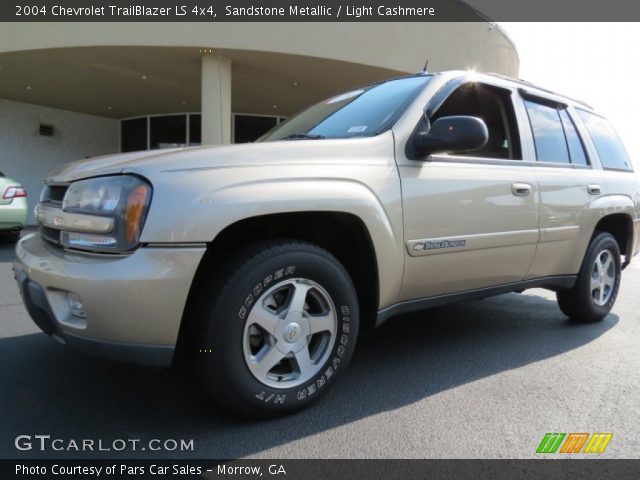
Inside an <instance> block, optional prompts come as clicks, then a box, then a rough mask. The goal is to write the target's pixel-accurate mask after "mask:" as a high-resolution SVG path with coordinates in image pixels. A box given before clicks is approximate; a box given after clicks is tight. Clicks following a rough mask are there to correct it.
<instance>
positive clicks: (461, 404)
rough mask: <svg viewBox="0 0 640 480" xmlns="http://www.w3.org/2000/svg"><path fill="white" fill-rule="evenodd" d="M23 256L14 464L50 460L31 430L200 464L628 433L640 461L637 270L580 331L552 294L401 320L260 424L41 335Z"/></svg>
mask: <svg viewBox="0 0 640 480" xmlns="http://www.w3.org/2000/svg"><path fill="white" fill-rule="evenodd" d="M11 257H12V247H10V246H7V245H0V379H1V381H2V388H1V389H0V426H1V427H0V457H5V458H6V457H18V458H26V457H27V456H29V454H30V455H31V456H35V457H43V456H47V455H48V454H42V453H39V452H36V453H33V452H31V453H29V452H26V453H23V452H17V451H16V450H15V449H14V447H13V441H14V438H15V436H16V435H19V434H30V435H34V434H50V435H52V436H54V437H56V436H58V437H62V438H65V439H70V438H75V439H81V438H103V439H107V440H110V439H114V438H142V439H147V440H148V439H151V438H161V439H164V438H185V439H191V438H193V439H194V440H195V447H196V448H195V451H194V452H192V453H182V454H180V453H175V454H173V455H174V456H192V457H198V458H224V457H226V458H229V457H245V456H246V457H266V458H315V457H320V458H371V457H373V458H391V457H393V458H425V457H427V458H431V457H471V458H503V457H532V456H534V455H535V454H534V451H535V449H536V447H537V445H538V443H539V442H540V440H541V438H542V436H543V435H544V433H545V432H551V431H555V432H594V431H595V432H597V431H600V432H613V433H614V437H613V440H612V441H611V443H610V445H609V447H608V449H607V451H606V453H605V455H606V456H607V457H631V458H633V457H636V458H637V457H638V452H639V451H640V400H639V399H640V350H639V345H640V296H639V295H638V291H639V289H640V267H638V266H635V267H630V268H629V269H627V270H626V271H625V273H624V277H623V282H622V284H623V286H622V291H621V294H620V298H619V300H618V303H617V305H616V308H615V310H614V313H612V314H611V315H610V316H609V317H608V318H607V319H605V321H603V322H601V323H599V324H596V325H573V324H571V323H569V322H567V321H566V320H565V318H564V317H563V316H562V314H561V313H560V311H559V310H558V308H557V306H556V304H555V301H554V298H553V296H552V295H551V294H549V293H547V292H544V291H541V290H535V291H533V290H532V291H530V292H527V294H523V295H517V294H511V295H505V296H502V297H497V298H494V299H487V300H483V301H478V302H469V303H465V304H460V305H456V306H450V307H446V308H439V309H436V310H432V311H429V312H425V313H423V314H420V315H414V316H411V317H408V318H402V319H395V320H393V321H390V322H389V323H387V324H386V325H384V326H383V327H381V328H380V329H378V330H377V331H376V332H374V334H373V335H372V336H371V337H370V338H367V339H365V340H364V341H363V342H361V344H360V345H359V348H358V350H357V352H356V355H355V357H354V361H353V363H352V365H351V367H350V368H349V370H348V373H347V374H346V375H345V377H343V378H342V380H341V382H339V383H338V384H337V385H336V388H334V389H333V391H332V392H331V393H330V394H329V395H327V396H326V397H325V398H324V400H323V401H321V403H319V404H317V405H316V406H315V407H314V408H311V409H310V410H307V411H305V412H303V413H301V414H298V415H295V416H291V417H288V418H284V419H280V420H275V421H268V422H259V423H250V422H243V421H239V420H237V419H235V418H233V417H230V416H229V415H227V413H226V412H225V411H223V410H221V409H220V408H218V407H217V406H215V405H214V404H212V403H211V402H210V401H209V400H208V399H207V397H206V395H205V394H204V393H203V392H202V391H201V390H200V389H199V388H198V387H197V386H194V385H193V384H192V383H191V382H190V380H189V378H188V376H185V375H184V373H182V372H179V371H176V370H169V371H148V370H142V369H139V368H131V367H126V366H119V365H114V364H109V363H103V362H101V361H99V360H96V359H93V358H88V357H85V356H83V355H81V354H78V353H75V352H73V351H70V350H68V349H65V348H63V347H61V346H59V345H58V344H57V343H55V342H54V341H53V340H51V339H49V338H48V337H47V336H45V335H44V334H42V333H39V332H38V330H37V328H36V327H35V326H34V325H33V324H32V323H31V321H30V320H29V318H28V317H27V314H26V312H25V310H24V308H23V307H22V304H21V303H20V299H19V296H18V292H17V288H16V286H15V285H14V282H13V277H12V274H11V269H10V258H11ZM51 455H53V454H51ZM65 455H66V456H70V457H76V458H78V455H77V454H74V453H73V452H69V453H66V454H65ZM105 455H111V456H114V454H105ZM136 455H139V456H141V457H142V458H148V457H151V453H149V452H139V453H137V454H136ZM162 455H163V456H167V455H168V454H162ZM169 455H170V454H169ZM94 456H98V455H94ZM123 456H125V457H131V456H132V454H131V453H127V454H124V455H123Z"/></svg>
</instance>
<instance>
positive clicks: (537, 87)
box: [487, 73, 593, 110]
mask: <svg viewBox="0 0 640 480" xmlns="http://www.w3.org/2000/svg"><path fill="white" fill-rule="evenodd" d="M487 75H489V76H491V77H497V78H501V79H502V80H508V81H510V82H514V83H518V84H520V85H523V86H525V87H530V88H535V89H536V90H540V91H541V92H545V93H549V94H551V95H555V96H557V97H562V98H566V99H567V100H571V101H572V102H574V103H578V104H580V105H582V106H584V107H587V108H588V109H590V110H593V107H592V106H591V105H589V104H588V103H586V102H583V101H582V100H577V99H575V98H572V97H568V96H567V95H562V94H561V93H557V92H554V91H553V90H549V89H546V88H542V87H539V86H538V85H536V84H534V83H531V82H528V81H527V80H523V79H521V78H512V77H509V76H507V75H502V74H500V73H487Z"/></svg>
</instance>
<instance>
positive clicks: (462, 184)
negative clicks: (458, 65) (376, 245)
mask: <svg viewBox="0 0 640 480" xmlns="http://www.w3.org/2000/svg"><path fill="white" fill-rule="evenodd" d="M514 94H515V92H513V90H511V89H506V88H500V87H497V86H493V85H485V84H480V83H477V82H474V83H465V84H462V85H461V86H460V87H458V88H457V89H456V90H454V91H453V92H452V93H451V95H450V96H449V97H448V98H447V99H446V100H445V101H444V102H443V103H442V105H441V106H440V107H439V108H438V110H436V111H435V113H434V115H433V116H432V117H431V121H432V122H433V120H435V119H436V118H439V117H443V116H450V115H471V116H475V117H480V118H482V119H483V120H484V122H485V123H486V125H487V127H488V131H489V141H488V143H487V145H486V146H485V147H483V149H481V150H479V151H476V152H471V153H469V154H456V155H452V154H451V155H450V154H439V155H430V156H429V157H428V158H425V159H409V158H406V157H405V158H399V159H398V167H399V172H400V181H401V184H402V199H403V206H404V240H405V274H404V279H403V285H402V289H401V294H400V295H401V298H400V300H401V301H403V300H412V299H418V298H425V297H433V296H439V295H445V294H451V293H458V292H460V293H461V292H467V291H471V290H477V289H483V288H487V287H492V286H498V285H503V284H509V283H513V282H518V281H521V280H523V279H524V277H525V274H526V272H527V270H528V268H529V266H530V264H531V261H532V259H533V256H534V254H535V250H536V244H537V242H538V232H539V230H538V200H537V198H538V186H537V181H536V176H535V173H534V171H533V167H532V166H531V165H530V164H526V163H524V162H523V161H522V160H521V159H522V152H521V141H520V136H519V130H518V122H517V118H518V117H519V116H520V115H521V114H522V112H516V110H515V109H514V104H513V102H512V95H514Z"/></svg>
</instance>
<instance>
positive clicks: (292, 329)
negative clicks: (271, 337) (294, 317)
mask: <svg viewBox="0 0 640 480" xmlns="http://www.w3.org/2000/svg"><path fill="white" fill-rule="evenodd" d="M301 332H302V327H301V326H300V324H298V323H296V322H291V323H289V324H288V325H287V326H286V327H284V330H283V331H282V337H283V338H284V341H285V342H287V343H295V342H296V341H297V340H298V338H300V333H301Z"/></svg>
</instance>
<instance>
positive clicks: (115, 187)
mask: <svg viewBox="0 0 640 480" xmlns="http://www.w3.org/2000/svg"><path fill="white" fill-rule="evenodd" d="M150 200H151V186H150V185H149V184H148V183H147V182H145V181H144V180H142V179H141V178H139V177H135V176H132V175H118V176H111V177H98V178H91V179H88V180H81V181H79V182H74V183H72V184H71V185H70V186H69V188H68V189H67V192H66V193H65V196H64V200H63V201H62V211H63V212H66V213H70V214H78V215H79V216H81V217H85V216H91V217H94V218H95V217H107V218H109V219H112V220H113V228H112V229H111V230H110V231H109V232H105V231H100V230H98V229H95V230H93V231H88V230H89V229H87V228H83V229H82V231H77V230H78V229H73V228H72V229H70V230H69V231H66V230H64V229H63V231H62V232H60V241H61V242H62V244H63V245H65V246H66V247H70V248H78V249H89V250H96V251H104V252H124V251H129V250H133V249H135V248H136V247H137V246H138V244H139V241H140V232H141V231H142V226H143V225H144V221H145V218H146V215H147V210H148V208H149V202H150ZM87 218H88V217H87ZM96 223H98V222H96ZM73 230H76V231H73Z"/></svg>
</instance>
